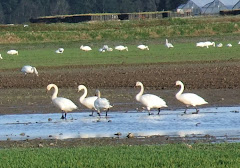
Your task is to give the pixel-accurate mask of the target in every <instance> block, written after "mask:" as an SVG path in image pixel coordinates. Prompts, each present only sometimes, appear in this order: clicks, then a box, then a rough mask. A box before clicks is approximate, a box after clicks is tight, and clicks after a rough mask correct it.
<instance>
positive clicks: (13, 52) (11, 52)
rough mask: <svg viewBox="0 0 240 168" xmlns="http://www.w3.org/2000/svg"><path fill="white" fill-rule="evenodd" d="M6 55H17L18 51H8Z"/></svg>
mask: <svg viewBox="0 0 240 168" xmlns="http://www.w3.org/2000/svg"><path fill="white" fill-rule="evenodd" d="M7 54H10V55H15V54H16V55H18V51H17V50H9V51H8V52H7Z"/></svg>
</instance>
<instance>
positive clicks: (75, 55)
mask: <svg viewBox="0 0 240 168" xmlns="http://www.w3.org/2000/svg"><path fill="white" fill-rule="evenodd" d="M164 41H165V40H163V44H150V45H149V48H150V50H149V51H147V50H144V51H142V50H139V49H137V44H135V45H133V44H131V45H130V44H129V45H128V50H129V51H122V52H120V51H117V50H113V51H112V52H105V53H101V52H99V51H98V49H99V48H100V47H102V44H91V45H90V46H91V47H92V49H93V50H92V51H89V52H84V51H82V50H80V48H79V47H80V45H81V44H80V43H71V44H67V43H64V44H62V45H56V44H42V45H23V44H21V45H6V46H1V47H0V50H1V54H2V57H3V59H2V60H0V69H14V68H18V69H19V68H21V67H22V66H24V65H32V66H35V67H37V69H38V68H40V67H49V66H55V67H56V66H70V65H96V64H100V65H103V64H139V63H140V64H141V63H160V62H185V61H212V60H232V59H234V60H239V59H240V55H239V53H240V45H239V44H238V41H218V42H219V43H220V42H222V43H223V44H224V46H223V47H222V48H217V47H210V48H206V47H205V48H198V47H196V43H194V42H191V43H179V42H174V43H173V44H174V48H172V49H168V48H167V47H165V46H164ZM216 43H217V41H216ZM227 43H231V44H232V45H233V47H231V48H229V47H226V44H227ZM114 46H115V44H114V43H111V44H109V47H112V48H114ZM59 47H63V48H64V49H65V51H64V53H63V54H56V53H55V50H56V49H58V48H59ZM13 48H14V49H17V50H18V51H19V55H7V53H6V52H7V51H8V50H9V49H13Z"/></svg>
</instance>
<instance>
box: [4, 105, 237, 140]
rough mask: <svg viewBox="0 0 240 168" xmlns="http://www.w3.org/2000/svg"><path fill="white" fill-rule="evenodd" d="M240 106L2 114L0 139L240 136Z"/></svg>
mask: <svg viewBox="0 0 240 168" xmlns="http://www.w3.org/2000/svg"><path fill="white" fill-rule="evenodd" d="M238 110H239V107H208V108H201V109H200V113H199V114H192V112H194V111H195V110H194V109H189V110H188V111H187V114H183V111H184V109H178V110H174V111H173V110H162V111H161V114H160V115H156V114H157V111H153V113H154V115H150V116H149V115H148V113H147V112H137V111H128V112H109V116H108V117H107V118H106V117H105V113H102V115H101V116H100V117H99V116H97V114H96V113H95V115H94V116H89V114H90V112H81V113H69V114H68V116H67V120H61V119H60V117H61V114H59V113H52V114H19V115H15V114H13V115H1V117H0V127H1V132H0V140H7V139H10V140H26V139H35V138H41V139H68V138H94V137H116V136H117V135H114V134H116V133H121V135H119V136H120V137H124V138H125V137H126V136H127V134H128V133H132V134H133V135H134V136H152V135H167V136H178V137H188V136H204V135H211V136H216V137H219V138H221V137H232V138H236V139H238V138H240V129H239V128H240V122H239V121H240V114H239V111H238Z"/></svg>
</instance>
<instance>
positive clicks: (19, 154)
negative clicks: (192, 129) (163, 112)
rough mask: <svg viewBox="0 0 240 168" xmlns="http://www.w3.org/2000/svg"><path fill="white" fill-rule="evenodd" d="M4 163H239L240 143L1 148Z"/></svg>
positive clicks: (218, 165)
mask: <svg viewBox="0 0 240 168" xmlns="http://www.w3.org/2000/svg"><path fill="white" fill-rule="evenodd" d="M0 156H1V157H0V167H2V168H5V167H6V168H10V167H11V168H15V167H21V168H24V167H44V168H47V167H58V168H61V167H118V168H120V167H171V168H174V167H176V168H177V167H187V168H195V167H211V168H215V167H216V168H221V167H236V168H237V167H239V166H240V144H239V143H232V144H229V143H224V144H195V145H192V147H191V146H188V145H185V144H169V145H151V146H125V145H124V146H93V147H76V148H32V149H31V148H25V149H24V148H17V149H1V150H0Z"/></svg>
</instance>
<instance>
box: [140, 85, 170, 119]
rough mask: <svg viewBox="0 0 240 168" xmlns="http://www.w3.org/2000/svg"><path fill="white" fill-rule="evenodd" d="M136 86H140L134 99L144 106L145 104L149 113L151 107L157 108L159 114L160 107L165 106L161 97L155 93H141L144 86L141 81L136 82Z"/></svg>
mask: <svg viewBox="0 0 240 168" xmlns="http://www.w3.org/2000/svg"><path fill="white" fill-rule="evenodd" d="M136 86H140V87H141V90H140V92H139V93H138V94H137V95H136V100H137V101H139V102H141V103H142V104H143V105H144V106H146V108H147V110H148V114H149V115H150V110H151V108H157V109H158V114H159V113H160V108H162V107H167V105H166V102H165V101H164V100H163V99H162V98H160V97H158V96H156V95H153V94H144V95H143V91H144V87H143V84H142V83H141V82H137V83H136Z"/></svg>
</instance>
